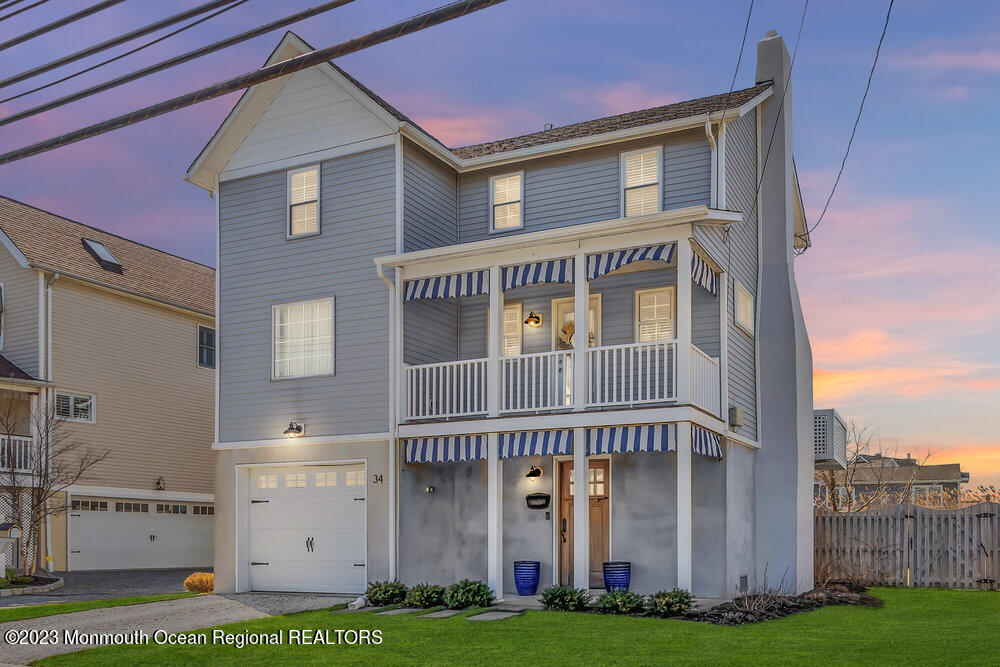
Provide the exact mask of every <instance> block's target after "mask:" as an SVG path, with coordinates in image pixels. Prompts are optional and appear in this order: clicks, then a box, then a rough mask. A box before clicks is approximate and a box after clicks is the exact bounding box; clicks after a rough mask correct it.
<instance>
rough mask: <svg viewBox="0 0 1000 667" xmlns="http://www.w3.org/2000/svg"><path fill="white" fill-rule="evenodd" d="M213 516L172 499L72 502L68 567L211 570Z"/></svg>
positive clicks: (199, 507)
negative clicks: (205, 568)
mask: <svg viewBox="0 0 1000 667" xmlns="http://www.w3.org/2000/svg"><path fill="white" fill-rule="evenodd" d="M214 513H215V511H214V509H213V507H212V505H210V504H202V503H190V502H182V501H176V500H166V499H162V500H159V499H158V500H155V501H153V500H131V499H128V500H126V499H122V498H73V500H72V504H71V506H70V512H69V543H70V546H69V549H70V565H69V566H70V569H72V570H128V569H148V568H162V567H191V568H197V567H211V565H212V548H213V543H212V524H213V521H214V518H215V517H214V516H213V515H214Z"/></svg>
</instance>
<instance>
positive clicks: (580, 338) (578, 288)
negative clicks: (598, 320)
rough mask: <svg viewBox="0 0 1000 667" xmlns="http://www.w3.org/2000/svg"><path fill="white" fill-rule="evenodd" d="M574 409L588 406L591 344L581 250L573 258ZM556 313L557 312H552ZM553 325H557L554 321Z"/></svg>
mask: <svg viewBox="0 0 1000 667" xmlns="http://www.w3.org/2000/svg"><path fill="white" fill-rule="evenodd" d="M573 264H574V266H575V270H574V274H573V287H574V288H575V291H574V292H573V322H574V323H575V325H576V334H575V335H574V338H573V342H574V344H573V409H574V410H576V411H581V410H583V409H584V408H585V407H586V406H587V393H588V392H587V388H588V380H587V348H588V347H589V346H590V335H589V331H590V283H588V282H587V255H586V254H585V253H582V252H579V253H577V254H576V257H575V258H574V260H573ZM552 315H555V313H552ZM552 326H556V323H555V322H553V324H552Z"/></svg>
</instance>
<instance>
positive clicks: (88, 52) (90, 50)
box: [0, 0, 235, 88]
mask: <svg viewBox="0 0 1000 667" xmlns="http://www.w3.org/2000/svg"><path fill="white" fill-rule="evenodd" d="M109 1H113V2H122V0H109ZM234 1H235V0H211V1H210V2H206V3H205V4H202V5H198V6H197V7H193V8H191V9H188V10H185V11H183V12H180V13H178V14H174V15H173V16H168V17H167V18H165V19H160V20H159V21H154V22H153V23H150V24H149V25H145V26H143V27H141V28H136V29H135V30H130V31H129V32H126V33H124V34H122V35H119V36H117V37H112V38H111V39H108V40H105V41H103V42H101V43H100V44H95V45H93V46H88V47H87V48H85V49H81V50H79V51H77V52H76V53H71V54H70V55H68V56H63V57H62V58H57V59H55V60H53V61H51V62H48V63H45V64H44V65H39V66H38V67H34V68H32V69H30V70H28V71H26V72H21V73H20V74H15V75H14V76H11V77H7V78H6V79H4V80H3V81H0V88H5V87H7V86H9V85H11V84H15V83H19V82H21V81H24V80H25V79H29V78H31V77H33V76H36V75H38V74H43V73H45V72H48V71H50V70H54V69H55V68H57V67H62V66H63V65H66V64H69V63H71V62H73V61H75V60H80V59H81V58H86V57H88V56H92V55H94V54H95V53H100V52H101V51H107V50H108V49H110V48H112V47H115V46H118V45H119V44H124V43H125V42H129V41H132V40H133V39H136V38H138V37H142V36H143V35H148V34H149V33H151V32H156V31H157V30H160V29H161V28H166V27H167V26H171V25H173V24H175V23H180V22H181V21H186V20H188V19H189V18H192V17H194V16H198V15H200V14H204V13H206V12H210V11H212V10H213V9H216V8H218V7H221V6H222V5H228V4H229V3H231V2H234ZM95 6H96V5H95ZM18 39H20V38H18ZM3 48H4V46H3V45H2V44H0V50H3Z"/></svg>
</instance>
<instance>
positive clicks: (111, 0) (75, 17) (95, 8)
mask: <svg viewBox="0 0 1000 667" xmlns="http://www.w3.org/2000/svg"><path fill="white" fill-rule="evenodd" d="M122 2H125V0H104V1H103V2H98V3H97V4H96V5H91V6H90V7H87V8H85V9H81V10H80V11H78V12H76V13H74V14H70V15H69V16H64V17H62V18H61V19H59V20H58V21H53V22H52V23H47V24H46V25H43V26H42V27H40V28H35V29H34V30H30V31H28V32H26V33H24V34H23V35H19V36H17V37H15V38H14V39H9V40H7V41H6V42H3V43H2V44H0V51H3V50H5V49H9V48H10V47H12V46H17V45H18V44H22V43H24V42H27V41H28V40H29V39H34V38H35V37H38V36H39V35H44V34H45V33H47V32H52V31H53V30H55V29H56V28H61V27H63V26H64V25H69V24H70V23H73V22H75V21H79V20H80V19H83V18H87V17H88V16H90V15H91V14H96V13H97V12H100V11H104V10H105V9H107V8H109V7H114V6H115V5H117V4H119V3H122ZM32 6H34V5H32ZM25 9H31V7H25ZM20 11H24V10H20ZM4 18H7V17H6V16H5V17H4Z"/></svg>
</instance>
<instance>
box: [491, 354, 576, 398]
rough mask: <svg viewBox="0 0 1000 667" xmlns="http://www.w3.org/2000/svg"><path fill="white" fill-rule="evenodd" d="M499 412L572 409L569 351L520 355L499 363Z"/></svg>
mask: <svg viewBox="0 0 1000 667" xmlns="http://www.w3.org/2000/svg"><path fill="white" fill-rule="evenodd" d="M500 377H501V383H500V391H501V392H502V393H501V405H500V411H501V412H531V411H535V410H558V409H560V408H571V407H573V351H572V350H558V351H556V352H541V353H538V354H522V355H518V356H514V357H504V358H503V359H501V360H500Z"/></svg>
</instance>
